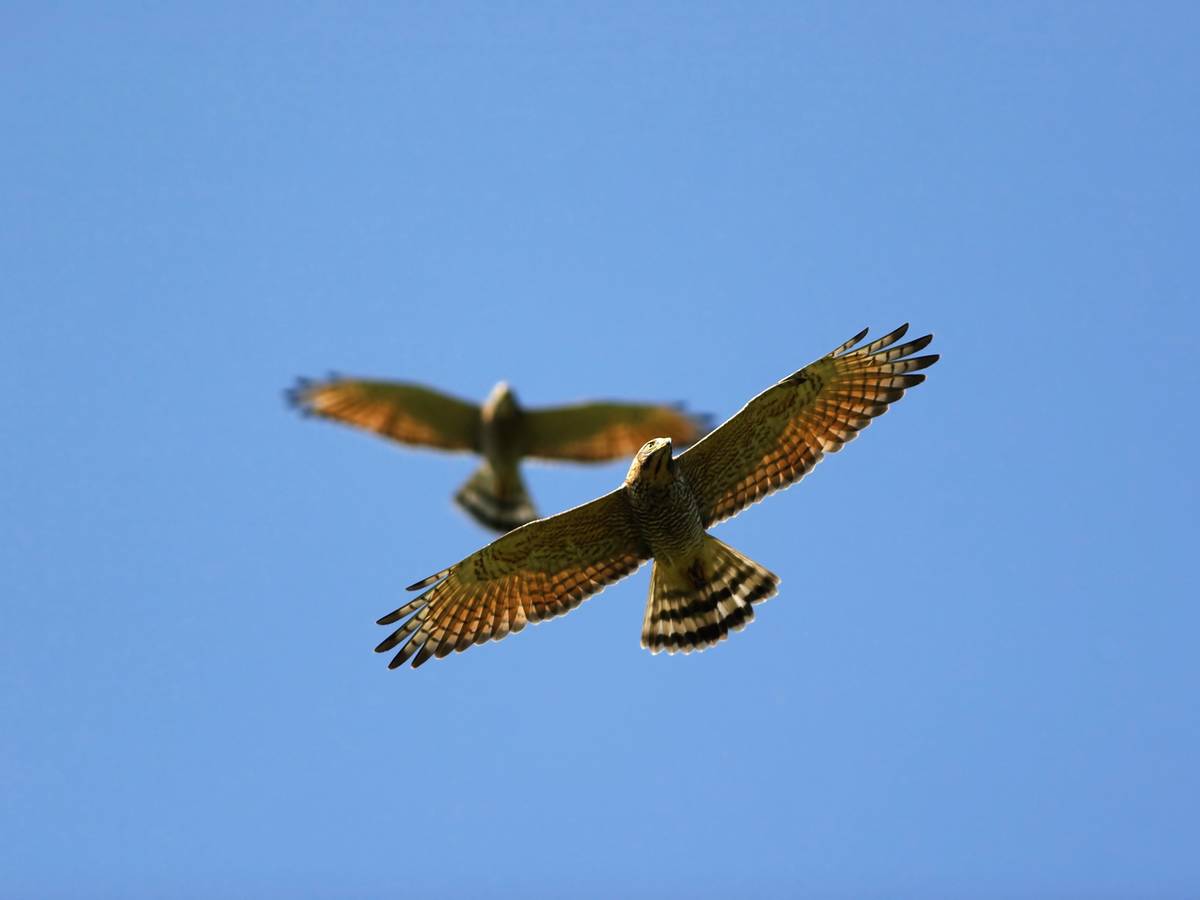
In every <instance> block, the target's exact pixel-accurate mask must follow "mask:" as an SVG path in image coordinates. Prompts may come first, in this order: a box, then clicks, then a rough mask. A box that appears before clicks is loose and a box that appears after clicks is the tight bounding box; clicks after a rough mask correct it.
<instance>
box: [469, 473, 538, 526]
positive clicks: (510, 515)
mask: <svg viewBox="0 0 1200 900" xmlns="http://www.w3.org/2000/svg"><path fill="white" fill-rule="evenodd" d="M454 500H455V502H456V503H457V504H458V505H459V506H461V507H462V508H463V509H465V510H466V511H467V513H468V514H469V515H470V516H471V518H473V519H474V520H475V521H476V522H478V523H479V524H480V525H483V526H484V527H485V528H492V529H494V530H496V531H500V532H506V531H512V530H513V529H514V528H516V527H518V526H520V525H524V524H525V523H526V522H532V521H533V520H534V519H536V518H537V510H535V509H534V508H533V502H532V501H531V500H530V499H529V494H528V492H527V491H526V490H525V482H524V481H523V480H522V479H521V470H520V469H518V468H517V466H516V465H515V464H513V465H508V466H498V467H493V465H492V464H491V463H490V462H488V461H486V460H485V461H484V463H483V465H481V466H480V467H479V468H478V469H476V470H475V474H473V475H472V476H471V477H470V478H468V479H467V483H466V484H464V485H463V486H462V487H460V488H459V489H458V493H456V494H455V495H454Z"/></svg>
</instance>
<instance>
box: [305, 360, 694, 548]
mask: <svg viewBox="0 0 1200 900" xmlns="http://www.w3.org/2000/svg"><path fill="white" fill-rule="evenodd" d="M287 397H288V400H289V401H290V402H291V403H292V405H294V406H296V407H297V408H299V409H300V410H301V411H302V412H304V413H306V414H309V415H313V416H318V417H320V418H324V419H330V420H333V421H337V422H342V423H344V424H347V425H352V426H354V427H356V428H361V429H363V430H365V431H369V432H372V433H374V434H377V435H380V436H381V437H386V438H390V439H391V440H394V441H398V442H400V443H403V444H408V445H414V446H424V447H432V448H435V449H438V450H447V451H459V452H472V453H477V454H479V455H480V456H482V457H483V460H482V463H481V465H480V466H479V468H478V469H476V470H475V472H473V473H472V475H471V477H470V478H468V479H467V481H466V482H465V483H464V484H463V485H462V486H461V487H460V488H459V489H458V491H457V492H456V493H455V494H454V500H455V502H456V503H458V505H459V506H461V507H462V508H463V509H464V510H465V511H466V512H467V513H469V514H470V515H471V517H472V518H474V519H475V521H477V522H479V523H480V524H481V525H484V526H486V527H488V528H491V529H493V530H496V531H500V532H505V531H509V530H511V529H513V528H516V527H518V526H520V525H523V524H525V523H526V522H530V521H532V520H533V519H535V518H537V511H536V509H535V507H534V505H533V501H532V499H531V498H530V496H529V491H528V489H527V488H526V486H525V482H524V479H523V478H522V477H521V471H520V463H521V460H522V459H524V458H526V457H531V456H532V457H537V458H541V459H554V460H568V461H575V462H595V461H600V460H607V459H616V458H620V457H624V456H627V455H628V454H630V453H632V452H633V451H634V450H636V449H637V448H638V447H640V446H641V445H642V444H643V443H645V441H646V440H648V439H649V438H651V437H654V436H655V435H659V434H667V435H670V436H671V437H673V438H674V439H675V440H677V441H678V442H679V443H680V444H681V445H685V446H686V445H689V444H692V443H694V442H695V441H696V440H698V439H699V438H700V437H702V436H703V435H704V434H705V433H706V432H707V430H708V427H707V424H706V420H705V419H704V418H703V417H700V416H695V415H692V414H689V413H686V412H684V411H682V410H681V409H679V408H677V407H672V406H668V405H657V404H637V403H613V402H599V403H580V404H576V405H574V406H561V407H551V408H546V409H524V408H522V407H521V406H520V405H519V404H518V403H517V399H516V395H515V394H514V393H513V391H512V390H511V389H510V388H509V387H508V385H506V384H504V383H503V382H501V383H500V384H498V385H496V387H495V389H494V390H493V391H492V393H491V395H489V397H488V398H487V400H486V401H485V402H484V403H483V404H482V405H477V404H474V403H470V402H468V401H466V400H460V399H459V398H457V397H452V396H450V395H449V394H443V393H441V392H439V391H435V390H433V389H431V388H427V387H424V386H422V385H417V384H405V383H400V382H390V381H371V380H366V379H358V378H342V377H339V376H333V377H331V378H329V379H328V380H326V381H321V382H315V381H308V380H304V379H301V380H300V381H299V382H297V384H296V385H295V387H293V388H292V389H291V390H290V391H288V392H287Z"/></svg>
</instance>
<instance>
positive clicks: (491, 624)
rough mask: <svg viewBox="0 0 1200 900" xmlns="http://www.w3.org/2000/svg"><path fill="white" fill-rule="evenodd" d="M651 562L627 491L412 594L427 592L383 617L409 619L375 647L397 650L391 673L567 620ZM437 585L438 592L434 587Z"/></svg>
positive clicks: (534, 526)
mask: <svg viewBox="0 0 1200 900" xmlns="http://www.w3.org/2000/svg"><path fill="white" fill-rule="evenodd" d="M649 557H650V548H649V547H647V546H646V545H645V543H644V542H643V541H642V539H641V537H640V536H639V534H638V530H637V527H636V525H635V524H634V520H633V512H632V510H631V508H630V506H629V499H628V497H627V495H626V494H625V490H624V488H620V489H618V490H616V491H613V492H612V493H611V494H605V495H604V496H603V497H601V498H600V499H598V500H593V501H592V502H591V503H585V504H583V505H582V506H577V507H575V508H574V509H569V510H567V511H566V512H564V513H559V514H558V515H556V516H550V517H549V518H547V519H538V520H537V521H536V522H530V523H529V524H528V525H523V526H521V527H520V528H518V529H516V530H515V531H510V532H509V533H508V534H506V535H505V536H504V537H502V538H500V539H498V540H496V541H493V542H492V543H491V544H488V545H487V546H486V547H484V548H483V549H482V550H480V551H478V552H477V553H473V554H472V555H470V556H468V557H467V558H466V559H464V560H463V561H462V562H460V563H458V564H457V565H453V566H451V567H450V568H449V569H444V570H443V571H441V572H438V573H437V574H436V575H431V576H430V577H428V578H426V579H425V580H424V581H419V582H417V583H416V584H414V585H412V586H411V587H410V588H409V590H410V591H415V590H421V589H422V588H427V587H428V588H429V590H427V591H425V593H423V594H421V596H419V597H417V598H416V599H415V600H412V601H410V602H409V603H406V604H404V605H403V606H401V607H400V608H399V609H397V610H395V611H394V612H391V613H388V614H387V615H386V616H384V617H383V618H382V619H380V620H379V624H380V625H391V624H394V623H396V622H399V621H401V620H402V619H406V618H407V621H406V622H404V624H403V625H401V626H400V627H399V628H397V629H396V630H395V631H394V632H392V633H391V635H389V636H388V637H387V638H386V639H385V640H384V641H383V642H382V643H381V644H380V645H379V646H378V647H376V648H375V652H376V653H385V652H387V651H389V650H393V649H395V648H396V647H400V652H399V653H397V654H396V655H395V657H393V659H392V661H391V662H390V663H388V668H391V669H394V668H396V667H397V666H402V665H404V663H405V662H406V661H407V660H408V659H409V658H410V657H411V658H412V665H413V668H416V667H417V666H419V665H421V664H422V663H423V662H425V661H426V660H427V659H429V658H430V657H431V656H437V657H439V658H440V657H443V656H446V655H447V654H449V653H450V652H451V651H455V650H465V649H467V647H469V646H471V645H472V644H482V643H483V642H484V641H486V640H488V639H489V638H491V639H492V640H499V639H500V638H502V637H504V636H506V635H508V634H510V633H512V632H516V631H520V630H521V629H522V628H524V627H525V625H526V623H528V622H540V621H542V620H543V619H550V618H553V617H554V616H558V615H562V614H563V613H565V612H568V611H569V610H572V609H574V608H575V607H576V606H578V605H579V604H580V603H581V602H582V601H583V600H584V599H585V598H587V597H590V596H591V595H592V594H595V593H597V592H598V591H600V590H602V589H603V588H604V586H605V585H607V584H611V583H612V582H614V581H616V580H618V579H620V578H624V577H625V576H626V575H628V574H630V573H631V572H634V571H636V570H637V568H638V566H640V565H641V564H642V563H643V562H645V561H646V560H647V559H648V558H649ZM430 585H433V587H429V586H430Z"/></svg>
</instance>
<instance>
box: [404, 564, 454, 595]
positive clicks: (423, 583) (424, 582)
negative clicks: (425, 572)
mask: <svg viewBox="0 0 1200 900" xmlns="http://www.w3.org/2000/svg"><path fill="white" fill-rule="evenodd" d="M449 574H450V570H449V569H442V571H440V572H435V573H434V574H433V575H430V576H429V577H428V578H422V579H421V580H420V581H418V582H415V583H414V584H410V585H409V586H408V587H406V588H405V590H406V591H419V590H421V588H427V587H429V586H430V585H431V584H433V583H434V582H435V581H440V580H441V579H443V578H445V577H446V576H447V575H449Z"/></svg>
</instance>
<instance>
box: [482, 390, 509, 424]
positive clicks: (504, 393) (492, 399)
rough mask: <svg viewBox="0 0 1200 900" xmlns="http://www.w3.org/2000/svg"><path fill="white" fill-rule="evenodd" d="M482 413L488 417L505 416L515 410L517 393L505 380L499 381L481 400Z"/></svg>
mask: <svg viewBox="0 0 1200 900" xmlns="http://www.w3.org/2000/svg"><path fill="white" fill-rule="evenodd" d="M483 409H484V415H485V416H487V417H488V418H493V419H494V418H496V417H500V418H505V417H507V416H511V415H513V414H514V413H515V412H516V411H517V395H516V394H515V393H513V389H512V388H510V387H509V386H508V382H507V381H501V382H500V383H499V384H497V385H496V386H495V387H494V388H492V392H491V393H490V394H488V397H487V400H485V401H484V402H483Z"/></svg>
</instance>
